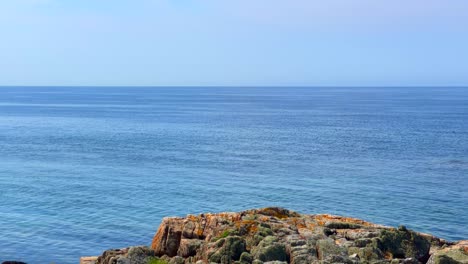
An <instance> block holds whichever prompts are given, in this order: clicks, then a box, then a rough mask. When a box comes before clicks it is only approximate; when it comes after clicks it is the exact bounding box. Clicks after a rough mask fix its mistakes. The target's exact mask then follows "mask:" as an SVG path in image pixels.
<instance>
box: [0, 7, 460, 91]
mask: <svg viewBox="0 0 468 264" xmlns="http://www.w3.org/2000/svg"><path fill="white" fill-rule="evenodd" d="M0 85H57V86H61V85H71V86H87V85H91V86H94V85H96V86H101V85H102V86H106V85H109V86H114V85H122V86H127V85H130V86H131V85H135V86H187V85H188V86H190V85H195V86H204V85H210V86H217V85H222V86H256V85H261V86H268V85H272V86H468V1H467V0H437V1H436V0H321V1H318V0H282V1H280V0H198V1H195V0H79V1H77V0H0Z"/></svg>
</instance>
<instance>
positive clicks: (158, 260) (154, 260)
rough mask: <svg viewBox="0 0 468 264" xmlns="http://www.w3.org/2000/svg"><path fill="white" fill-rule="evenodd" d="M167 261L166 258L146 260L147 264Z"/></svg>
mask: <svg viewBox="0 0 468 264" xmlns="http://www.w3.org/2000/svg"><path fill="white" fill-rule="evenodd" d="M168 263H169V262H167V261H166V260H164V259H160V258H150V259H149V260H148V262H147V264H168Z"/></svg>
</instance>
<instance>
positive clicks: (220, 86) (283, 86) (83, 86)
mask: <svg viewBox="0 0 468 264" xmlns="http://www.w3.org/2000/svg"><path fill="white" fill-rule="evenodd" d="M10 87H11V88H17V87H31V88H32V87H38V88H41V87H53V88H93V87H94V88H119V87H121V88H128V87H134V88H468V84H467V85H0V88H10Z"/></svg>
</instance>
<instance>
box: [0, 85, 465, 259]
mask: <svg viewBox="0 0 468 264" xmlns="http://www.w3.org/2000/svg"><path fill="white" fill-rule="evenodd" d="M272 205H275V206H284V207H288V208H290V209H294V210H297V211H300V212H303V213H333V214H339V215H348V216H354V217H359V218H363V219H366V220H369V221H374V222H377V223H381V224H387V225H399V224H405V225H407V226H409V227H410V228H413V229H415V230H418V231H421V232H429V233H433V234H435V235H438V236H441V237H443V238H446V239H450V240H458V239H468V226H467V223H468V221H467V219H468V209H467V205H468V89H464V88H443V87H441V88H267V87H265V88H131V87H127V88H60V87H54V88H52V87H35V88H33V87H29V88H28V87H24V88H18V87H10V88H8V87H3V88H0V260H7V259H10V260H11V259H15V260H23V261H28V262H29V263H50V262H55V263H77V262H78V258H79V256H84V255H97V254H99V253H100V252H101V251H103V250H105V249H108V248H119V247H125V246H128V245H137V244H149V243H150V241H151V239H152V236H153V234H154V233H155V231H156V229H157V227H158V225H159V223H160V221H161V218H162V217H163V216H169V215H185V214H187V213H200V212H207V211H237V210H241V209H247V208H254V207H264V206H272Z"/></svg>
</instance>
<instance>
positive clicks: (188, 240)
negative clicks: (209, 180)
mask: <svg viewBox="0 0 468 264" xmlns="http://www.w3.org/2000/svg"><path fill="white" fill-rule="evenodd" d="M114 263H115V264H140V263H141V264H153V263H157V264H166V263H167V264H190V263H196V264H203V263H223V264H230V263H234V264H262V263H278V264H279V263H293V264H302V263H304V264H305V263H349V264H353V263H381V264H383V263H390V264H396V263H415V264H416V263H428V264H458V263H461V264H464V263H468V240H463V241H458V242H451V241H447V240H444V239H441V238H437V237H435V236H432V235H430V234H424V233H418V232H414V231H411V230H408V229H407V228H406V227H404V226H400V227H398V228H394V227H388V226H383V225H378V224H374V223H370V222H367V221H364V220H360V219H356V218H350V217H343V216H334V215H328V214H318V215H306V214H299V213H297V212H294V211H290V210H287V209H284V208H278V207H270V208H262V209H252V210H246V211H242V212H227V213H226V212H225V213H214V214H212V213H207V214H200V215H197V216H196V215H187V216H186V217H166V218H164V219H163V221H162V223H161V225H160V226H159V229H158V231H157V233H156V234H155V236H154V238H153V241H152V243H151V246H150V247H146V246H134V247H129V248H124V249H111V250H107V251H105V252H104V253H103V254H102V255H101V256H95V257H82V258H81V260H80V264H114Z"/></svg>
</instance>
